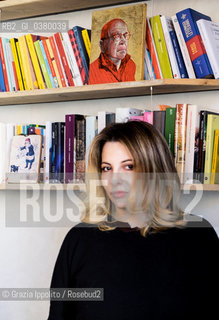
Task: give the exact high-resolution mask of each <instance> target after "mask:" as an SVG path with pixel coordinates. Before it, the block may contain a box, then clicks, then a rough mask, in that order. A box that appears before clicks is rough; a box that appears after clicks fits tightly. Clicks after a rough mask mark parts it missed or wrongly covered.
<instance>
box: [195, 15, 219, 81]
mask: <svg viewBox="0 0 219 320" xmlns="http://www.w3.org/2000/svg"><path fill="white" fill-rule="evenodd" d="M197 25H198V29H199V32H200V34H201V37H202V41H203V42H204V46H205V49H206V51H207V55H208V59H209V61H210V64H211V67H212V70H213V73H214V77H215V79H219V58H218V57H219V23H214V22H211V21H208V20H204V19H201V20H198V21H197Z"/></svg>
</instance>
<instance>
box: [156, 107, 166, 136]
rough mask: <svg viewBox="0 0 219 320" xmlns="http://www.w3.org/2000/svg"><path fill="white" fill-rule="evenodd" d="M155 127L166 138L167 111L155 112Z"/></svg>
mask: <svg viewBox="0 0 219 320" xmlns="http://www.w3.org/2000/svg"><path fill="white" fill-rule="evenodd" d="M153 125H154V127H155V128H156V129H157V130H159V131H160V133H162V135H163V136H164V133H165V131H164V130H165V111H163V110H155V111H154V123H153Z"/></svg>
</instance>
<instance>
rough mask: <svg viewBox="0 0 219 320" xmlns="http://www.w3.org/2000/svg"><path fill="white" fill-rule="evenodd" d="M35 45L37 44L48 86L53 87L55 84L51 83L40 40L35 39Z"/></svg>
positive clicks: (36, 47)
mask: <svg viewBox="0 0 219 320" xmlns="http://www.w3.org/2000/svg"><path fill="white" fill-rule="evenodd" d="M34 46H35V49H36V53H37V56H38V59H39V63H40V66H41V70H42V72H43V76H44V79H45V82H46V86H47V88H53V86H52V84H51V81H50V77H49V74H48V70H47V68H46V63H45V61H44V58H43V54H42V51H41V47H40V40H37V41H35V42H34Z"/></svg>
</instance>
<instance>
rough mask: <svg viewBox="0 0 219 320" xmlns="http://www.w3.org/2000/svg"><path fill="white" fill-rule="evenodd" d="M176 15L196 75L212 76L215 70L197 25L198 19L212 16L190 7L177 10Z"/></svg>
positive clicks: (207, 18) (200, 76)
mask: <svg viewBox="0 0 219 320" xmlns="http://www.w3.org/2000/svg"><path fill="white" fill-rule="evenodd" d="M176 16H177V19H178V21H179V25H180V28H181V30H182V34H183V36H184V40H185V42H186V45H187V48H188V51H189V55H190V58H191V61H192V64H193V67H194V70H195V73H196V77H197V78H212V77H213V71H212V68H211V65H210V62H209V60H208V56H207V54H206V50H205V47H204V45H203V42H202V38H201V36H200V32H199V29H198V26H197V20H200V19H205V20H211V18H210V17H209V16H206V15H204V14H202V13H200V12H198V11H195V10H193V9H190V8H188V9H185V10H182V11H180V12H177V13H176Z"/></svg>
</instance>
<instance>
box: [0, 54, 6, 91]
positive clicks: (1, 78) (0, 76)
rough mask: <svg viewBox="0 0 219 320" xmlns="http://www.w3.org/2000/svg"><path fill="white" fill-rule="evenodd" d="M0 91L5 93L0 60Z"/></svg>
mask: <svg viewBox="0 0 219 320" xmlns="http://www.w3.org/2000/svg"><path fill="white" fill-rule="evenodd" d="M0 91H1V92H5V81H4V74H3V69H2V62H1V59H0Z"/></svg>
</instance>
